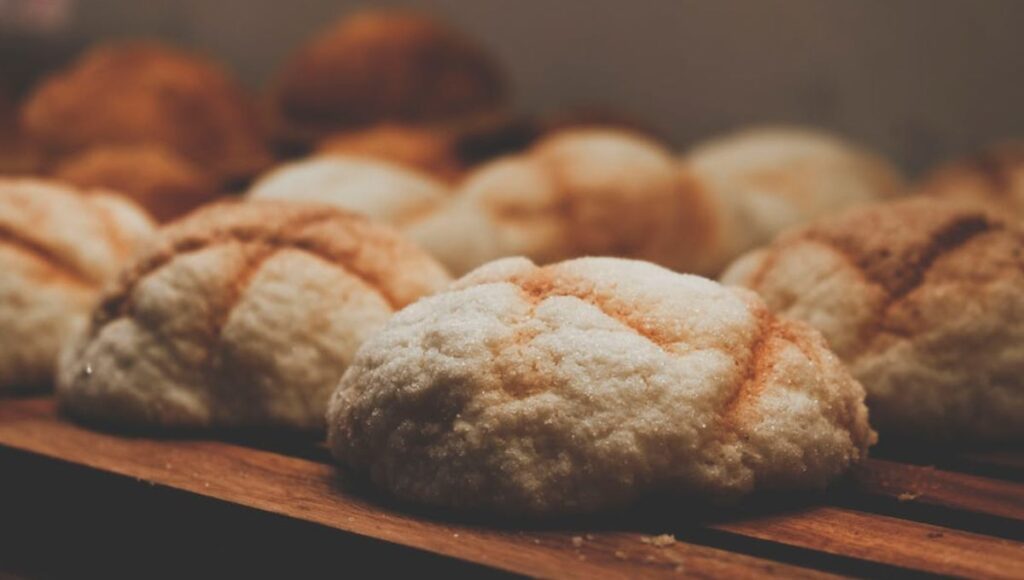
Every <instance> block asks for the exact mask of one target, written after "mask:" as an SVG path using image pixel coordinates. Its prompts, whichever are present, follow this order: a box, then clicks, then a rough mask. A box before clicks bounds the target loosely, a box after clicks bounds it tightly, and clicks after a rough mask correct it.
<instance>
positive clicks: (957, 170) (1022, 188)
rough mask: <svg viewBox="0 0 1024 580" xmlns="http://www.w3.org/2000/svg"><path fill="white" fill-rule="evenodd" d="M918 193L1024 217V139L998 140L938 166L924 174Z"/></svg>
mask: <svg viewBox="0 0 1024 580" xmlns="http://www.w3.org/2000/svg"><path fill="white" fill-rule="evenodd" d="M918 192H919V193H921V194H923V195H928V196H936V197H941V198H945V199H952V200H958V201H963V202H969V203H977V204H980V205H982V206H986V207H989V208H992V209H995V210H997V211H1008V212H1010V213H1011V214H1012V215H1015V216H1016V217H1017V218H1018V219H1024V141H1011V142H1007V143H1001V144H998V145H995V146H992V147H989V148H988V149H986V150H984V151H981V152H979V153H977V154H975V155H973V156H971V157H967V158H965V159H960V160H957V161H953V162H950V163H947V164H945V165H941V166H939V167H938V168H937V169H936V170H934V171H932V172H931V173H930V174H929V175H928V176H926V177H925V179H924V180H923V181H922V183H921V184H920V185H919V186H918Z"/></svg>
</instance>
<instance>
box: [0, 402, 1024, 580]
mask: <svg viewBox="0 0 1024 580" xmlns="http://www.w3.org/2000/svg"><path fill="white" fill-rule="evenodd" d="M5 449H6V450H8V451H10V452H15V453H17V454H19V457H20V456H24V457H32V458H47V460H48V461H58V462H62V463H67V464H72V465H75V466H79V467H81V468H85V469H88V470H90V471H96V472H100V473H105V474H114V475H116V476H120V477H122V478H131V479H133V480H140V481H143V482H147V483H149V484H154V485H157V486H161V487H166V488H169V489H173V490H178V491H180V492H185V493H187V494H191V495H195V496H202V497H205V498H209V499H212V500H215V502H220V503H225V504H230V505H232V506H238V507H241V508H244V509H247V510H257V511H259V512H261V513H268V514H276V515H277V516H282V517H283V518H287V519H288V520H296V521H301V522H307V523H310V524H313V525H316V526H319V527H322V528H324V529H327V530H332V531H333V533H335V534H337V535H338V536H339V537H342V536H345V537H349V536H354V537H359V538H362V539H365V540H368V541H371V542H376V543H379V544H381V545H382V546H395V547H404V548H405V549H413V550H414V551H416V552H418V553H419V552H422V553H425V554H430V555H433V556H437V557H440V558H441V559H448V560H453V561H457V562H462V563H472V564H474V565H479V566H483V567H484V568H482V569H486V570H494V571H504V572H512V573H517V574H525V575H532V576H546V577H588V578H595V577H600V578H619V577H621V578H626V577H630V578H632V577H645V576H677V575H684V576H706V577H728V578H745V577H755V576H757V577H763V576H778V577H785V578H805V577H827V576H829V575H834V574H837V575H871V576H878V575H885V576H900V575H915V574H921V573H924V574H943V575H956V576H967V577H987V578H1024V543H1022V541H1024V484H1022V483H1021V482H1020V480H1019V479H1018V478H1017V477H1016V474H1017V472H1015V471H1014V469H1013V468H1014V466H1015V465H1016V466H1019V465H1021V458H1022V457H1024V454H1022V453H1020V452H1019V451H1014V450H999V451H997V452H990V453H989V454H988V455H986V454H983V453H975V454H973V455H971V456H967V455H965V458H964V460H963V461H962V462H959V463H958V462H953V461H951V462H948V465H953V466H964V465H975V464H978V465H982V464H986V463H992V464H994V465H996V466H997V467H998V469H996V470H995V471H996V472H998V473H1000V474H1001V475H1003V476H1004V477H994V476H991V475H990V474H989V472H987V471H985V470H984V469H982V470H981V472H982V473H985V475H978V474H975V473H966V472H963V471H956V470H953V469H949V468H941V469H940V468H936V467H932V466H928V465H915V464H910V463H906V462H904V461H894V460H887V459H871V460H870V461H869V462H868V463H867V464H866V465H865V466H864V467H863V468H861V469H860V470H858V472H857V473H856V474H854V475H853V476H852V477H851V478H850V481H848V482H846V483H845V484H842V485H839V486H837V487H836V488H835V489H833V490H831V491H829V492H827V493H825V494H821V495H814V496H813V497H805V498H765V499H762V500H761V502H760V503H758V504H755V505H748V506H743V507H741V508H737V509H734V510H730V511H728V512H717V513H716V512H713V511H711V512H708V511H706V510H703V511H701V512H700V514H699V515H698V514H695V513H693V511H692V510H687V509H686V508H685V506H661V507H659V508H658V509H651V508H650V507H642V508H638V509H637V510H635V511H633V512H628V513H622V514H615V515H609V516H607V517H604V518H590V519H586V520H575V521H564V522H557V523H554V524H551V523H549V524H545V525H543V526H538V525H528V524H523V523H518V524H517V523H514V522H497V523H495V522H490V523H484V522H480V521H465V520H460V519H456V518H453V517H452V516H450V515H449V514H445V513H438V512H430V511H423V510H420V509H415V508H409V507H408V506H400V505H397V504H395V503H394V502H392V501H390V500H388V499H387V498H384V497H381V496H380V495H379V494H377V493H375V492H374V491H372V490H369V489H366V488H365V487H364V486H362V485H360V484H358V483H355V482H352V481H349V480H348V479H347V478H346V477H344V476H343V475H342V474H341V473H340V472H339V471H338V470H336V469H335V468H334V467H333V466H332V465H331V464H330V463H329V461H328V457H327V455H326V453H325V451H324V449H323V447H322V445H321V444H319V443H315V442H296V441H289V442H267V441H261V442H253V441H241V442H234V443H227V442H221V441H210V440H195V439H190V440H180V439H178V440H167V439H155V438H146V437H121V436H116V435H112V434H106V433H101V432H95V431H91V430H88V429H85V428H82V427H80V426H77V425H75V424H73V423H70V422H68V421H66V420H64V419H62V418H61V417H59V416H58V414H57V413H56V411H55V408H54V404H53V402H52V400H50V399H48V398H22V399H9V400H0V450H5ZM26 469H27V468H26ZM2 520H3V518H0V522H2ZM275 521H276V520H275ZM2 525H3V524H2V523H0V526H2ZM267 525H273V524H267ZM0 531H3V530H0ZM364 549H369V548H364ZM430 562H433V563H434V564H436V563H437V562H436V561H435V560H430ZM434 564H420V565H419V566H421V567H423V566H429V565H434ZM419 571H420V572H425V571H427V570H419Z"/></svg>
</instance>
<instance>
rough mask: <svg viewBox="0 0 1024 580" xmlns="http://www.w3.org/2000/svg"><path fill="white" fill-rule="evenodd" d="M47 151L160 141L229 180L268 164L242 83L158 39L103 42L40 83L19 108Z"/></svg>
mask: <svg viewBox="0 0 1024 580" xmlns="http://www.w3.org/2000/svg"><path fill="white" fill-rule="evenodd" d="M21 122H22V126H23V127H24V129H25V132H26V135H27V136H28V138H29V139H31V140H32V141H33V142H34V143H36V145H37V146H39V147H40V148H41V149H43V150H44V151H45V152H46V153H47V154H48V155H49V156H52V157H61V156H64V155H67V154H70V153H75V152H79V151H83V150H86V149H90V148H92V147H95V146H98V145H126V146H136V145H160V146H163V147H166V148H167V149H170V150H172V151H175V152H177V153H178V154H180V155H182V156H183V157H185V158H187V159H189V160H191V161H193V162H194V163H196V164H198V165H200V166H202V167H204V168H206V169H207V170H208V171H210V172H211V173H212V174H214V175H216V176H217V177H219V178H224V179H226V180H233V179H240V178H244V177H248V176H250V175H252V174H253V173H255V172H256V171H258V170H260V169H261V168H263V167H265V166H266V165H267V164H268V163H269V162H270V156H269V153H268V152H267V150H266V147H265V144H264V143H263V141H262V136H261V135H260V131H259V119H258V117H257V116H256V112H255V109H254V107H253V104H252V103H251V102H250V101H249V100H248V97H247V95H246V94H245V93H244V91H243V90H242V88H241V87H240V86H239V85H238V84H237V83H236V82H235V81H234V80H233V79H231V78H229V77H228V75H227V73H226V72H225V71H224V70H223V69H221V68H220V67H219V66H217V65H216V64H214V63H212V62H210V61H208V60H206V59H204V58H201V57H198V56H194V55H191V54H188V53H185V52H181V51H178V50H176V49H174V48H171V47H168V46H164V45H161V44H157V43H153V42H119V43H109V44H103V45H100V46H98V47H96V48H93V49H92V50H90V51H88V52H86V53H85V54H84V55H83V56H81V57H80V58H79V59H78V60H77V61H75V62H74V63H72V64H71V66H70V67H68V68H67V69H66V70H63V71H60V72H58V73H56V74H54V75H52V76H50V77H49V78H48V79H46V80H45V81H44V82H43V83H42V84H41V85H40V86H38V87H37V88H36V89H35V90H34V91H33V92H32V94H31V95H29V97H28V98H27V100H26V103H25V105H24V108H23V109H22V113H21Z"/></svg>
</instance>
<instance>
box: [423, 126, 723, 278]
mask: <svg viewBox="0 0 1024 580" xmlns="http://www.w3.org/2000/svg"><path fill="white" fill-rule="evenodd" d="M716 210H717V208H716V207H715V204H714V200H712V199H711V198H709V197H707V196H705V195H704V192H703V191H701V190H700V188H698V187H696V185H695V183H694V182H693V179H692V178H691V176H690V175H689V174H688V173H687V172H686V171H685V170H684V169H681V168H680V167H679V164H677V163H676V161H675V159H674V158H673V157H672V155H671V154H670V153H669V151H668V150H667V149H665V148H664V147H663V146H661V145H659V144H658V143H656V142H654V141H651V140H649V139H647V138H645V137H643V136H641V135H638V134H634V133H631V132H627V131H621V130H613V129H577V130H568V131H564V132H561V133H558V134H556V135H553V136H551V137H548V138H546V139H543V140H541V141H540V142H539V143H538V144H537V145H535V146H534V147H533V148H531V149H530V150H529V151H528V152H526V153H525V154H523V155H512V156H506V157H502V158H500V159H498V160H496V161H494V162H492V163H490V164H488V165H485V166H484V167H481V168H480V169H478V170H477V171H474V172H473V173H472V174H470V175H469V176H467V178H466V180H465V181H464V182H463V183H462V185H461V187H460V188H459V190H458V191H457V192H456V193H455V196H454V198H453V199H452V201H451V202H450V203H449V204H447V205H446V206H445V207H443V208H441V209H440V210H438V211H436V212H434V213H432V214H429V215H427V216H425V217H424V219H421V220H418V221H416V222H413V223H410V224H409V226H408V227H407V228H406V230H405V231H406V234H407V235H409V236H410V237H411V238H413V239H414V240H415V241H417V242H418V243H419V244H420V245H421V246H422V247H424V248H426V249H427V250H428V251H430V252H431V253H432V254H434V255H435V256H436V257H437V258H438V259H440V260H441V262H442V263H444V264H445V265H446V266H447V267H448V268H449V269H450V270H451V271H452V272H455V273H465V272H467V271H469V270H471V269H473V268H475V267H477V266H479V265H481V264H484V263H486V262H489V261H491V260H494V259H497V258H503V257H507V256H515V255H524V256H527V257H529V258H531V259H533V260H534V261H537V262H538V263H549V262H554V261H558V260H563V259H566V258H573V257H579V256H586V255H611V256H619V257H627V258H641V259H645V260H650V261H652V262H656V263H659V264H661V265H664V266H668V267H671V268H673V269H678V270H684V271H692V272H702V271H704V270H705V269H706V267H707V264H706V263H705V262H706V257H707V256H709V255H711V254H712V253H714V252H713V250H711V249H710V248H711V247H712V246H714V245H715V244H718V243H720V241H719V231H718V230H717V229H716V228H715V222H714V217H713V214H714V212H715V211H716Z"/></svg>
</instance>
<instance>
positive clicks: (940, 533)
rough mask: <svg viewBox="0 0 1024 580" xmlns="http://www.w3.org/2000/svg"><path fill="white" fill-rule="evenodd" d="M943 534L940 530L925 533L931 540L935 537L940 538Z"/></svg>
mask: <svg viewBox="0 0 1024 580" xmlns="http://www.w3.org/2000/svg"><path fill="white" fill-rule="evenodd" d="M944 535H945V534H943V533H942V532H928V534H927V536H928V537H929V538H931V539H933V540H934V539H935V538H941V537H942V536H944Z"/></svg>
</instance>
